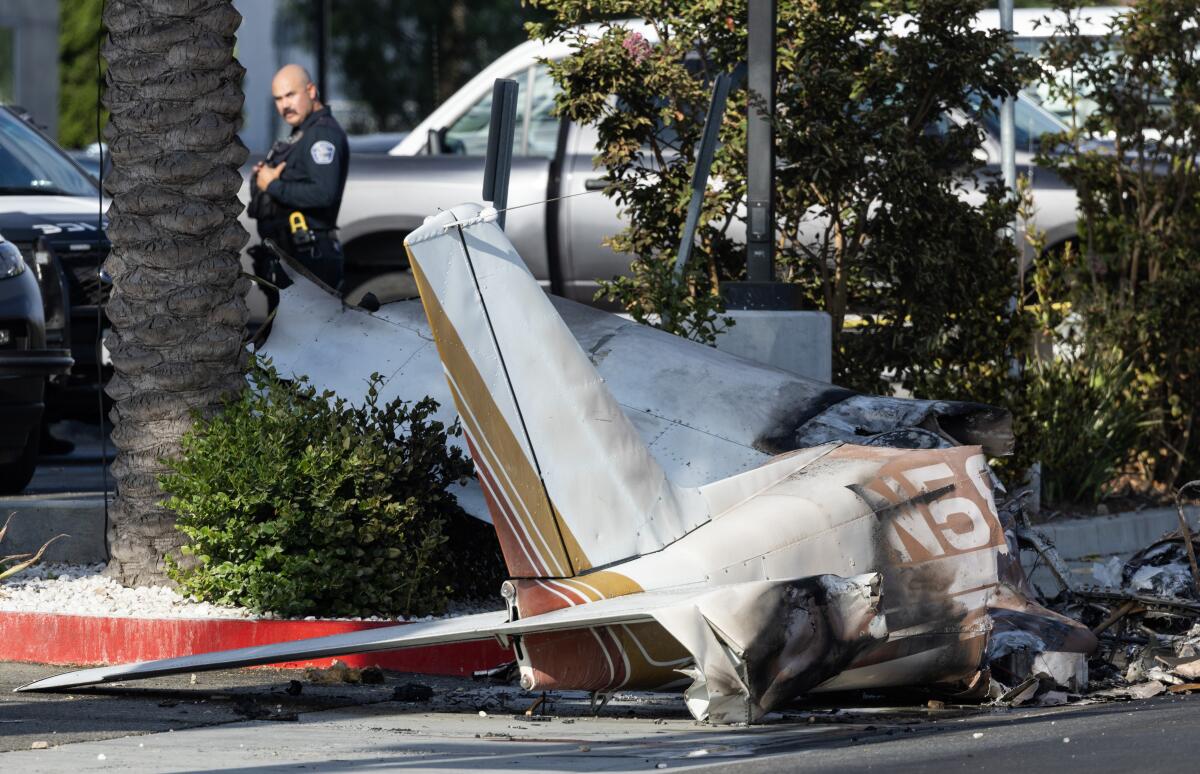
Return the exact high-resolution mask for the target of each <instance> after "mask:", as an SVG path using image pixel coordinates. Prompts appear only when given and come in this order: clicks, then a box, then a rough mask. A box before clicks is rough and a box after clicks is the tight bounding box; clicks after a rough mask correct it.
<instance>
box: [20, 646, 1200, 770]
mask: <svg viewBox="0 0 1200 774" xmlns="http://www.w3.org/2000/svg"><path fill="white" fill-rule="evenodd" d="M57 671H59V670H58V669H57V668H48V667H42V666H33V665H26V664H0V750H3V751H4V752H0V770H3V771H22V772H40V771H72V772H74V771H115V770H124V771H163V772H210V771H213V772H215V771H265V772H274V771H297V770H307V771H355V770H370V771H437V772H447V771H470V770H478V771H497V772H510V771H511V772H516V771H651V770H662V769H689V770H695V771H704V770H714V769H715V768H716V767H719V768H720V770H721V771H731V772H768V771H770V772H775V771H833V772H841V771H864V770H872V769H875V770H879V769H886V770H887V771H888V772H889V774H892V773H893V772H910V771H913V772H915V771H927V770H938V771H942V770H950V771H959V770H964V771H1005V772H1012V773H1014V774H1016V773H1018V772H1024V771H1049V770H1053V771H1056V772H1076V771H1078V772H1116V771H1121V772H1127V771H1157V770H1167V769H1170V770H1178V769H1181V768H1184V769H1186V768H1190V767H1191V765H1193V764H1192V763H1191V761H1193V760H1195V759H1196V757H1197V756H1198V755H1200V713H1198V712H1197V709H1200V704H1197V703H1196V702H1197V701H1198V700H1197V699H1196V698H1193V697H1190V696H1164V697H1159V698H1156V699H1151V700H1148V701H1141V702H1122V703H1108V704H1093V705H1070V706H1064V707H1053V708H1041V709H1016V710H1008V709H991V708H979V707H967V708H957V707H950V708H946V709H929V708H927V707H925V706H920V705H917V706H900V707H896V706H886V705H882V704H880V703H879V700H878V699H876V700H874V702H873V703H874V704H875V706H862V704H863V702H862V701H859V702H858V703H857V704H841V705H838V704H834V703H832V702H830V701H823V702H819V703H814V704H811V705H808V706H799V707H797V708H795V709H793V710H789V711H788V712H785V713H780V714H776V715H772V716H771V717H770V718H769V721H770V722H768V723H765V724H763V725H756V726H751V727H728V726H710V725H706V724H701V723H696V722H695V721H693V720H692V719H691V717H690V716H689V715H688V714H687V711H686V709H685V707H684V705H683V702H682V699H681V698H680V697H679V696H675V695H664V694H628V695H621V696H618V697H617V698H615V699H614V700H613V701H612V702H610V703H609V704H608V705H607V706H606V707H604V708H603V709H602V710H601V711H600V713H599V714H598V715H595V716H593V715H592V713H591V708H590V705H589V701H588V699H587V696H586V695H585V694H582V693H579V692H564V693H561V694H550V695H548V696H547V701H546V702H544V703H542V704H539V705H538V706H537V707H533V705H534V702H535V701H537V699H538V698H540V697H539V696H536V695H532V694H528V693H525V692H523V691H521V690H519V689H518V688H516V687H510V686H489V685H483V684H480V683H476V682H473V681H471V680H461V679H455V678H437V677H425V676H414V675H400V674H387V675H386V679H385V682H384V683H383V684H378V685H356V684H347V683H338V684H333V685H318V684H313V683H311V682H309V681H307V679H306V678H305V675H304V673H303V672H302V671H299V670H290V671H282V670H272V669H256V670H242V671H227V672H215V673H205V674H198V675H195V679H194V681H193V680H192V678H191V677H190V676H178V677H173V678H160V679H156V680H151V681H141V682H136V683H129V684H124V685H114V686H109V687H106V688H104V689H97V690H92V691H86V692H84V691H81V692H77V693H74V694H70V695H50V694H14V693H12V692H11V691H12V688H14V687H16V686H17V685H21V684H24V683H26V682H29V681H31V680H34V679H38V678H40V677H44V676H47V675H49V674H53V673H56V672H57ZM293 680H294V681H296V682H291V681H293ZM413 685H420V686H425V687H428V688H429V689H432V691H433V696H432V698H429V699H427V700H417V701H412V700H409V701H398V700H396V699H395V698H394V697H395V689H396V688H397V687H398V686H399V687H405V686H408V688H407V689H406V690H407V692H408V693H407V695H406V696H405V695H403V694H404V692H403V691H402V698H407V699H414V698H416V699H419V698H420V696H419V694H420V691H418V690H414V689H413V688H412V687H411V686H413ZM289 689H290V690H289ZM531 708H533V714H532V715H527V714H526V710H529V709H531ZM35 746H36V747H37V748H38V749H35Z"/></svg>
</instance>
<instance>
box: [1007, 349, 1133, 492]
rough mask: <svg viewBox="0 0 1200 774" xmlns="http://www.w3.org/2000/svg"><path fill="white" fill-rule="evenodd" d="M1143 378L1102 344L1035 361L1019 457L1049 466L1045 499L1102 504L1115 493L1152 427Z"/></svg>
mask: <svg viewBox="0 0 1200 774" xmlns="http://www.w3.org/2000/svg"><path fill="white" fill-rule="evenodd" d="M1136 377H1137V375H1136V374H1135V373H1134V370H1133V368H1132V367H1131V366H1130V364H1129V362H1128V361H1127V360H1126V359H1125V358H1124V357H1123V356H1122V353H1121V352H1119V351H1116V350H1113V351H1108V352H1104V351H1100V350H1097V349H1096V348H1095V347H1081V348H1080V349H1079V351H1078V352H1075V353H1060V354H1059V356H1057V357H1050V358H1045V359H1034V360H1033V361H1031V362H1030V363H1029V365H1028V366H1027V368H1026V370H1025V373H1024V374H1023V379H1022V382H1023V385H1022V387H1023V389H1022V402H1021V408H1022V410H1021V411H1020V412H1019V413H1018V415H1017V422H1016V431H1017V437H1018V438H1020V439H1021V446H1022V450H1021V451H1022V453H1021V457H1020V458H1021V459H1023V460H1026V461H1040V462H1041V463H1042V498H1043V499H1044V500H1045V501H1046V502H1048V503H1054V504H1059V503H1073V504H1095V503H1097V502H1099V501H1100V499H1101V498H1102V497H1103V496H1104V495H1105V494H1108V493H1109V492H1110V487H1111V484H1112V482H1113V480H1114V479H1115V478H1116V476H1117V474H1118V473H1119V472H1120V471H1121V470H1122V469H1123V468H1124V467H1125V464H1126V463H1127V461H1128V460H1129V452H1130V449H1133V448H1135V447H1136V445H1137V442H1138V440H1139V437H1140V436H1141V434H1142V432H1143V429H1144V428H1145V427H1146V426H1147V425H1148V424H1150V422H1149V419H1148V418H1147V416H1146V414H1145V412H1144V411H1143V410H1142V408H1141V406H1140V405H1139V403H1138V401H1137V399H1136V396H1135V387H1136Z"/></svg>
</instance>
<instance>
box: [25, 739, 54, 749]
mask: <svg viewBox="0 0 1200 774" xmlns="http://www.w3.org/2000/svg"><path fill="white" fill-rule="evenodd" d="M49 746H50V743H49V742H44V741H41V740H38V741H36V742H34V743H33V744H31V745H29V749H30V750H45V749H47V748H48V747H49Z"/></svg>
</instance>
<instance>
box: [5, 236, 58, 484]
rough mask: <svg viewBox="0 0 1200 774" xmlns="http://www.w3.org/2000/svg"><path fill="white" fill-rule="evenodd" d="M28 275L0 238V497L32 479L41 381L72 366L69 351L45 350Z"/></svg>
mask: <svg viewBox="0 0 1200 774" xmlns="http://www.w3.org/2000/svg"><path fill="white" fill-rule="evenodd" d="M34 275H35V273H34V272H33V271H32V270H30V268H29V266H28V265H27V264H26V263H25V259H24V258H22V257H21V253H20V251H19V250H17V248H16V246H14V245H13V244H12V243H11V242H8V241H5V239H4V237H2V236H0V494H14V493H16V492H20V491H21V490H22V489H24V488H25V485H26V484H28V483H29V479H30V478H32V477H33V470H34V466H35V465H36V463H37V454H38V441H39V439H40V435H41V434H40V432H39V431H40V428H41V423H42V413H43V411H44V410H45V403H44V401H45V395H46V385H47V382H48V381H49V378H50V377H51V376H54V375H58V374H65V373H67V372H68V371H69V370H70V369H71V365H72V363H73V362H74V361H73V360H72V359H71V353H70V351H68V350H66V349H58V348H53V349H51V348H47V346H46V319H45V314H44V312H43V302H42V292H41V289H40V288H39V287H38V281H37V279H36V277H35V276H34Z"/></svg>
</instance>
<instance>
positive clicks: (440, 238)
mask: <svg viewBox="0 0 1200 774" xmlns="http://www.w3.org/2000/svg"><path fill="white" fill-rule="evenodd" d="M493 212H494V211H488V210H481V209H480V208H479V207H478V206H476V205H463V206H459V207H456V208H454V209H453V210H449V211H446V212H443V213H441V214H439V215H437V216H436V217H432V218H429V219H428V220H427V221H426V223H425V224H424V225H423V226H422V227H421V228H420V229H418V230H417V231H415V232H413V233H412V234H411V235H410V236H409V237H408V238H407V239H406V240H405V244H406V247H407V249H408V252H409V257H410V265H411V267H412V271H413V274H414V276H415V279H416V280H417V285H418V288H419V291H420V296H421V305H422V307H423V309H424V314H422V313H421V310H420V309H418V308H417V305H416V303H415V302H402V303H396V304H389V305H387V306H385V307H383V308H382V309H381V310H379V312H378V313H374V314H371V313H367V312H366V311H364V310H360V309H356V308H348V307H344V306H342V305H341V303H340V302H339V301H337V300H336V298H335V297H334V296H333V295H331V294H330V293H328V292H327V291H326V290H324V289H322V288H320V287H318V286H317V285H316V284H314V283H313V282H310V281H309V280H308V279H306V278H305V277H304V276H301V275H302V272H301V273H298V274H297V276H296V277H295V280H296V282H295V284H294V285H293V286H292V287H291V288H288V289H287V290H286V291H285V292H284V294H283V297H282V300H281V303H280V307H279V312H278V314H277V316H276V318H275V320H274V322H273V329H272V331H271V333H270V338H269V340H268V342H267V346H266V347H265V350H264V351H265V353H266V354H268V355H269V356H271V357H272V358H273V360H274V362H275V364H276V366H277V367H278V368H279V369H280V371H281V372H282V373H288V372H292V373H304V374H307V375H309V376H310V378H311V379H312V380H313V382H314V383H315V384H316V385H318V386H320V387H325V388H329V389H333V390H335V391H337V392H340V393H341V394H344V395H355V394H359V393H361V391H362V384H363V381H364V379H365V377H366V376H367V374H369V373H370V372H372V371H378V372H380V373H383V374H384V375H385V376H386V377H387V378H388V383H387V390H390V391H392V394H391V395H384V397H385V398H390V397H393V396H394V395H401V396H403V397H406V398H410V399H412V398H418V397H422V396H424V395H426V394H429V395H432V396H433V397H435V398H437V399H438V400H439V401H441V402H442V403H443V405H444V406H445V407H446V408H445V409H444V410H445V411H447V412H448V411H449V408H448V407H449V406H450V405H453V406H454V407H456V408H457V411H458V416H459V417H460V418H461V421H462V423H463V427H464V430H465V440H466V444H467V446H468V450H469V453H470V455H471V458H472V460H473V461H474V463H475V468H476V471H477V474H478V477H477V482H476V483H474V484H473V485H472V486H471V487H470V488H468V489H465V490H464V491H463V492H462V493H461V497H460V500H461V501H462V502H463V504H464V507H465V508H466V509H467V510H468V511H470V512H473V513H476V514H477V515H481V516H483V515H484V514H485V513H486V514H487V516H488V517H490V520H491V522H492V523H493V524H494V525H495V529H496V534H497V536H498V538H499V542H500V546H501V549H502V552H503V554H504V558H505V561H506V563H507V567H508V571H509V575H510V580H508V581H507V582H505V583H504V585H503V588H502V595H503V597H504V600H505V608H506V609H505V610H503V611H499V612H495V613H485V614H481V615H472V616H463V617H459V618H449V619H445V620H438V621H431V622H426V623H417V624H406V625H399V626H395V627H386V628H381V629H373V630H370V631H362V632H355V633H352V634H344V635H335V636H330V637H321V638H316V639H310V640H301V641H296V642H285V643H280V644H276V645H269V646H260V647H253V648H244V649H240V650H232V651H225V652H217V653H206V654H200V655H194V656H186V657H181V658H172V659H166V660H162V661H152V662H145V663H140V664H133V665H128V666H117V667H104V668H98V669H87V670H82V671H78V672H73V673H69V674H65V675H61V676H57V677H53V678H49V679H46V680H41V681H38V682H36V683H33V684H31V685H27V686H25V687H23V688H21V689H20V690H63V689H70V688H76V687H80V686H87V685H93V684H99V683H104V682H112V681H117V680H120V681H127V680H131V679H136V678H144V677H153V676H157V675H166V674H172V673H179V672H194V671H199V670H203V669H217V668H227V667H233V666H249V665H255V664H269V663H275V662H280V661H285V660H296V659H303V658H318V657H327V656H334V655H342V654H350V653H363V652H370V651H379V650H391V649H396V648H404V647H412V646H417V645H430V644H438V643H450V642H460V641H467V640H478V639H488V638H493V637H494V638H498V639H499V641H500V642H501V644H503V645H504V646H506V647H509V648H511V650H512V652H513V657H514V660H515V661H516V663H517V665H518V666H519V674H520V681H521V685H522V686H523V687H525V688H527V689H530V690H553V689H582V690H588V691H592V692H594V694H596V695H598V696H604V695H606V694H611V693H612V692H613V691H616V690H622V689H651V690H680V689H682V690H683V693H684V696H685V699H686V702H687V706H688V708H689V710H690V711H691V712H692V714H693V715H694V716H695V717H696V718H697V719H700V720H709V721H713V722H724V723H744V722H754V721H756V720H758V719H760V718H761V717H762V716H763V715H764V714H765V713H767V712H769V711H771V710H772V709H774V708H777V707H780V706H783V705H785V704H787V703H788V702H790V701H792V700H794V699H795V698H797V697H799V696H801V695H803V694H806V693H810V692H817V691H837V690H846V689H864V688H871V689H880V688H887V687H906V686H938V687H940V688H942V689H944V690H945V691H947V692H960V693H962V694H964V695H975V696H978V697H982V696H984V695H986V694H987V692H988V690H989V687H991V681H990V680H989V665H998V664H1000V663H1001V662H1004V658H1005V656H1006V655H1009V656H1010V655H1012V648H1011V647H1007V646H1006V645H1005V643H1009V644H1011V643H1012V642H1014V641H1018V642H1020V643H1022V644H1023V646H1024V647H1023V650H1022V653H1024V654H1025V655H1026V656H1030V658H1025V659H1024V661H1023V662H1022V663H1021V664H1020V665H1017V666H1014V665H1013V663H1012V660H1011V659H1010V660H1009V661H1008V662H1004V664H1005V666H1006V668H1008V670H1009V672H1010V673H1011V674H1013V675H1014V677H1015V678H1016V679H1023V678H1024V677H1027V676H1029V675H1031V674H1032V675H1038V676H1043V677H1045V678H1047V679H1053V680H1055V681H1057V682H1059V683H1062V684H1072V685H1073V687H1076V688H1077V687H1078V686H1080V685H1082V684H1083V683H1085V682H1086V679H1087V678H1086V668H1087V667H1086V654H1087V653H1089V652H1091V651H1092V650H1093V649H1094V648H1095V646H1096V640H1095V638H1094V637H1093V636H1092V634H1091V632H1090V631H1089V630H1088V629H1087V628H1085V627H1083V626H1081V625H1080V624H1079V623H1077V622H1075V621H1072V620H1070V619H1068V618H1066V617H1063V616H1060V615H1058V614H1056V613H1053V612H1051V611H1049V610H1047V609H1044V608H1042V607H1040V606H1039V605H1037V604H1036V603H1034V602H1033V601H1032V597H1031V594H1030V587H1029V585H1028V581H1027V580H1026V578H1025V575H1024V572H1023V571H1022V569H1021V566H1020V563H1019V551H1018V549H1017V545H1016V538H1015V536H1014V535H1015V533H1016V527H1015V526H1014V524H1013V517H1012V516H1011V514H1009V513H1008V511H1007V510H1005V509H998V508H997V505H996V494H997V492H1000V491H1002V490H1001V488H1000V486H999V483H998V482H997V480H996V479H995V478H994V476H993V474H992V472H991V470H990V468H989V467H988V464H987V462H986V459H985V456H984V454H985V453H990V454H1000V453H1004V452H1006V451H1008V450H1009V448H1010V446H1011V442H1012V437H1011V432H1010V430H1009V427H1008V423H1007V415H1006V414H1004V413H1003V412H1001V411H998V410H996V409H992V408H989V407H986V406H982V405H978V404H969V403H954V402H937V401H912V400H903V399H893V398H879V397H870V396H863V395H857V394H855V393H851V392H849V391H846V390H841V389H839V388H836V387H832V386H830V385H827V384H821V383H818V382H813V381H811V380H806V379H802V378H800V377H797V376H794V375H791V374H787V373H784V372H782V371H777V370H775V369H771V368H769V367H766V366H760V365H756V364H753V363H750V362H748V361H745V360H741V359H739V358H736V357H733V356H731V355H728V354H724V353H720V352H717V351H716V350H712V349H709V348H707V347H703V346H701V345H698V344H693V343H690V342H686V341H682V340H680V339H678V338H676V337H673V336H670V335H667V334H664V333H662V332H659V331H654V330H651V329H649V328H646V327H644V326H639V325H635V324H633V323H630V322H628V321H625V320H622V319H621V318H618V317H616V316H614V315H610V314H608V313H605V312H602V311H598V310H594V309H590V308H586V307H582V306H580V305H577V304H572V303H570V302H566V301H562V300H561V299H551V298H549V297H548V296H547V295H546V294H545V293H544V292H543V290H542V288H541V287H540V286H539V285H538V283H537V282H536V281H535V280H534V278H533V276H532V275H531V274H530V273H529V271H528V269H527V268H526V267H525V264H524V262H523V261H522V260H521V258H520V256H518V255H517V253H516V251H515V250H514V249H513V247H512V245H511V244H510V243H509V241H508V240H507V238H506V237H505V235H504V233H503V232H502V231H501V229H500V228H499V227H497V225H496V223H495V222H494V216H493V215H492V213H493ZM435 357H436V358H438V359H440V365H441V369H440V370H441V371H442V372H443V374H438V373H437V370H438V369H437V367H436V363H435V361H434V358H435ZM443 375H444V378H443ZM446 418H447V419H449V418H450V416H447V417H446ZM1031 642H1033V643H1036V646H1035V647H1033V648H1032V650H1031V648H1030V647H1028V645H1029V643H1031Z"/></svg>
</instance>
